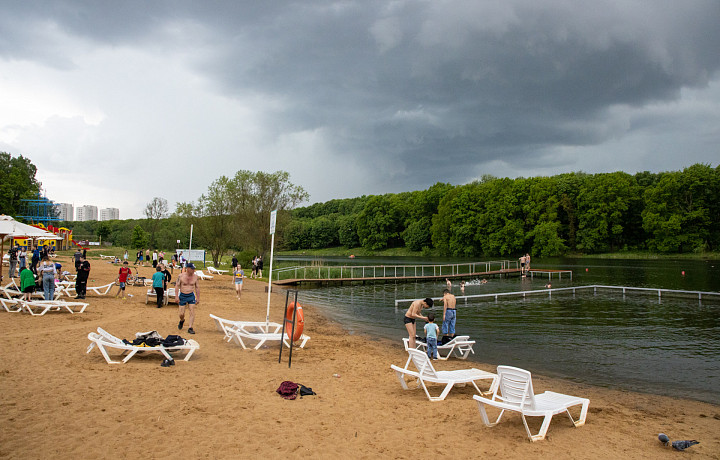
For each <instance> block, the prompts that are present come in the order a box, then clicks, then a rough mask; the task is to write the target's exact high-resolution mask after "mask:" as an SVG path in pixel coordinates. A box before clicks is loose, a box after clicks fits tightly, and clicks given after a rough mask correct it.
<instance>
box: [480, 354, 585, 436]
mask: <svg viewBox="0 0 720 460" xmlns="http://www.w3.org/2000/svg"><path fill="white" fill-rule="evenodd" d="M497 369H498V376H499V379H500V382H499V384H498V386H497V388H495V391H494V392H493V395H492V398H490V399H487V398H483V397H480V396H473V398H474V399H475V400H476V401H477V403H478V409H479V410H480V415H481V416H482V419H483V423H485V425H487V426H495V425H497V424H498V422H499V421H500V418H501V417H502V416H503V414H504V413H505V411H506V410H510V411H515V412H519V413H520V416H521V417H522V421H523V425H525V431H527V435H528V437H529V438H530V440H531V441H533V442H534V441H541V440H543V439H545V436H546V434H547V430H548V427H549V426H550V420H552V417H553V415H555V414H560V413H563V412H565V413H566V414H567V416H568V417H569V418H570V421H571V422H572V423H573V425H574V426H582V425H584V424H585V418H586V417H587V412H588V406H589V405H590V400H589V399H586V398H578V397H575V396H569V395H564V394H560V393H554V392H552V391H546V392H545V393H542V394H539V395H536V394H534V392H533V385H532V377H531V375H530V372H528V371H526V370H524V369H518V368H517V367H510V366H498V368H497ZM485 405H488V406H493V407H496V408H498V409H500V415H498V418H497V420H495V422H493V423H491V422H490V420H489V418H488V415H487V413H486V412H485ZM573 406H582V407H581V409H580V418H579V419H578V420H577V421H576V420H574V419H573V417H572V415H570V410H569V408H570V407H573ZM526 416H527V417H544V418H543V422H542V426H541V427H540V431H539V432H538V434H536V435H533V434H532V433H530V428H529V427H528V424H527V420H525V417H526Z"/></svg>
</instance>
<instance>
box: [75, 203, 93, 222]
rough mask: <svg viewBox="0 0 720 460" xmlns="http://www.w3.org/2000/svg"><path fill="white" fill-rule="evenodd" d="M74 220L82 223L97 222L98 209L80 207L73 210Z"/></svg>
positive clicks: (86, 206)
mask: <svg viewBox="0 0 720 460" xmlns="http://www.w3.org/2000/svg"><path fill="white" fill-rule="evenodd" d="M75 220H77V221H78V222H83V221H86V220H98V208H97V206H92V205H87V204H86V205H84V206H80V207H78V208H77V209H76V210H75Z"/></svg>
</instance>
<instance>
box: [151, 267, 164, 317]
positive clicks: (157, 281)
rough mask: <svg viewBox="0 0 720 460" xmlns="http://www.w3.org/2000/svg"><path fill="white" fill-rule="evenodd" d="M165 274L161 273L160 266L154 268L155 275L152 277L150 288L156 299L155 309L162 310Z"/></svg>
mask: <svg viewBox="0 0 720 460" xmlns="http://www.w3.org/2000/svg"><path fill="white" fill-rule="evenodd" d="M164 286H165V273H163V272H162V265H156V266H155V273H153V276H152V287H153V289H154V290H155V296H156V297H157V307H158V308H162V306H163V300H164V297H165V288H164Z"/></svg>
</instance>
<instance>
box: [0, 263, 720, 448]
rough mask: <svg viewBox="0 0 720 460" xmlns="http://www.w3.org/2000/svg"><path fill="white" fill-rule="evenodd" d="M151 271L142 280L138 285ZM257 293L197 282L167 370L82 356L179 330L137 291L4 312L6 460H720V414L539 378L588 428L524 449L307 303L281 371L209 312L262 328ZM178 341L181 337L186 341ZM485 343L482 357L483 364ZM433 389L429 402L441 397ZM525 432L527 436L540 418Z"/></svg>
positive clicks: (384, 343)
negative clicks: (297, 346) (105, 344)
mask: <svg viewBox="0 0 720 460" xmlns="http://www.w3.org/2000/svg"><path fill="white" fill-rule="evenodd" d="M61 262H62V263H63V265H65V264H66V263H67V260H61ZM90 262H91V264H92V267H93V268H92V270H93V271H91V275H90V278H91V280H94V281H91V282H90V283H89V285H90V286H97V285H102V284H107V283H108V282H109V281H110V278H112V279H114V277H115V274H116V273H117V266H114V265H110V264H106V263H104V262H103V261H101V260H99V259H94V258H92V259H91V260H90ZM150 270H151V269H150V268H148V267H146V268H145V269H142V268H141V269H140V271H141V274H143V275H144V274H145V272H147V273H149V272H150ZM176 275H177V271H176V272H175V274H174V275H173V279H175V278H176ZM265 286H266V284H265V283H261V282H257V281H254V280H246V285H245V287H244V292H243V296H242V299H241V300H240V301H239V302H238V301H237V300H236V299H235V296H234V292H233V290H232V285H231V277H230V276H228V275H223V276H219V277H215V279H214V280H212V281H202V282H201V303H200V305H198V315H197V319H196V325H195V329H196V330H197V332H198V333H197V335H195V336H192V338H193V339H195V340H197V341H198V342H199V343H200V349H199V350H198V351H197V352H196V353H195V355H193V357H192V358H191V359H190V361H188V362H184V361H181V360H178V362H177V365H176V366H173V367H171V368H161V367H160V366H159V364H160V361H161V358H160V355H159V354H156V353H149V354H144V355H136V357H133V358H132V359H131V360H130V361H129V362H128V363H127V364H116V365H109V364H107V363H106V362H105V360H104V359H103V358H102V357H101V355H100V353H98V352H97V351H93V352H91V353H90V354H85V350H86V348H87V345H88V343H89V342H88V340H87V334H88V332H91V331H93V330H94V329H95V328H97V327H98V326H100V327H103V328H104V329H106V330H108V331H109V332H111V333H113V334H115V335H117V336H118V337H125V338H129V337H130V336H131V335H132V334H134V332H136V331H145V330H151V329H157V330H158V331H159V332H160V333H161V334H162V335H168V334H176V333H177V328H176V325H177V307H176V306H174V305H173V304H170V305H169V306H168V307H164V308H162V309H157V308H155V306H154V305H145V304H144V295H141V293H142V292H143V290H142V288H130V289H132V291H130V293H132V294H134V297H133V298H131V299H128V300H127V301H124V302H123V301H122V300H119V299H112V298H106V297H97V296H88V299H87V301H88V302H89V303H90V307H89V308H88V310H87V311H86V313H83V314H82V315H69V314H62V313H55V314H51V313H49V314H47V315H45V316H42V317H30V316H29V315H25V314H23V315H21V314H13V313H4V312H3V313H2V314H0V327H2V330H3V331H5V333H4V334H3V337H2V338H1V339H0V340H1V341H2V343H3V354H2V355H1V356H0V379H1V381H2V384H3V385H4V386H5V389H6V390H5V391H4V392H3V394H2V396H1V397H0V404H1V405H2V408H3V411H2V415H0V420H2V423H3V427H4V429H3V430H2V431H0V433H1V434H0V457H2V458H29V457H30V458H40V457H44V458H47V457H52V458H71V457H81V458H107V457H111V456H113V457H117V456H122V457H129V456H134V455H145V456H147V454H148V453H151V456H152V457H153V458H170V457H176V456H177V455H178V454H180V455H184V456H189V457H192V458H202V457H210V458H236V457H237V456H239V455H243V454H245V455H247V454H250V455H253V456H261V455H263V456H269V457H277V456H280V455H282V456H286V457H291V458H299V457H308V456H310V457H325V456H347V457H350V458H366V457H376V456H377V455H383V456H388V457H395V458H417V457H418V456H421V457H424V456H429V455H433V456H436V455H453V456H465V457H477V456H479V455H482V454H487V455H497V454H498V453H500V452H502V455H503V457H505V458H511V459H516V458H517V459H520V458H528V457H549V456H553V457H558V458H608V457H618V456H622V457H623V458H648V457H651V456H652V457H657V458H663V457H664V456H667V457H668V458H670V456H671V455H675V454H676V453H675V452H674V451H673V450H672V449H668V448H664V447H663V446H662V445H661V444H660V443H659V441H658V440H657V433H659V432H665V433H667V434H668V435H669V436H670V437H671V438H672V439H673V440H676V439H697V440H699V441H700V442H701V444H699V445H697V446H693V447H692V448H691V449H690V450H689V451H688V453H692V455H694V456H695V458H720V441H718V440H717V433H718V432H720V406H717V405H713V404H710V403H703V402H698V401H693V400H687V399H683V398H682V395H678V397H667V396H659V395H652V394H645V393H636V392H631V391H626V390H614V389H609V388H604V387H596V386H592V385H589V384H581V383H576V382H573V381H570V380H566V379H557V378H552V377H546V376H542V375H533V384H534V387H535V391H536V392H537V393H540V392H543V391H545V390H551V391H557V392H560V393H567V394H571V395H577V396H582V397H588V398H590V411H589V414H588V419H587V424H586V425H585V426H583V427H579V428H574V427H571V426H569V423H568V421H567V418H565V417H563V416H562V415H558V416H555V417H553V420H552V423H551V425H550V430H549V432H548V438H547V439H546V440H545V441H541V442H536V443H530V442H529V441H528V440H527V437H526V434H525V430H524V428H523V425H522V421H521V419H520V418H519V417H518V416H516V415H514V414H512V415H509V416H506V417H503V420H502V421H501V423H500V424H499V425H497V426H495V427H493V428H488V427H485V426H484V425H483V424H482V421H481V418H480V414H479V412H478V410H477V406H476V404H475V403H474V401H473V400H472V399H471V395H472V394H473V393H474V389H473V388H472V387H469V388H468V387H460V388H458V387H456V388H454V389H453V390H452V391H451V392H450V394H449V395H448V397H447V399H446V400H445V401H443V402H435V403H434V402H430V401H428V400H427V397H426V396H425V394H424V392H423V391H422V390H411V391H403V390H402V389H401V387H400V385H399V383H398V381H397V380H396V378H395V376H394V374H393V373H392V371H391V370H390V364H396V365H402V364H403V363H404V362H405V360H406V356H407V355H406V353H405V352H404V351H403V350H402V348H401V346H400V345H399V344H397V343H396V341H392V340H389V339H383V338H375V337H373V336H369V335H366V334H365V333H364V332H361V331H356V332H355V333H354V334H349V333H348V332H347V331H346V330H345V328H344V327H343V326H342V324H341V323H339V322H338V321H336V320H333V319H332V318H329V317H328V316H327V315H326V314H324V313H323V312H322V308H319V307H315V306H312V305H307V306H305V309H306V313H305V317H306V333H307V334H308V335H310V336H311V337H312V338H311V340H310V341H309V342H308V344H307V347H306V349H304V350H294V351H293V363H292V368H288V366H287V354H286V353H283V362H282V363H278V362H277V361H278V360H277V356H278V347H277V346H271V347H269V348H265V349H260V350H257V351H250V350H242V349H241V348H240V347H238V346H237V345H235V344H231V343H225V342H224V341H223V340H222V334H221V333H220V332H217V331H216V330H215V327H214V324H213V323H212V320H211V319H210V318H209V316H208V314H210V313H213V314H216V315H218V316H221V317H224V318H228V319H244V320H262V319H264V318H265V308H266V304H267V294H266V293H265V292H264V288H265ZM283 304H284V296H281V295H274V296H273V300H272V306H271V320H273V321H278V320H279V319H280V318H281V317H282V311H281V310H282V307H283ZM186 331H187V329H185V330H183V331H181V332H180V335H182V336H183V337H186V338H188V337H190V336H188V335H187V332H186ZM479 345H480V344H476V346H475V347H476V348H475V351H476V353H482V350H481V348H479ZM113 356H115V354H113ZM436 363H437V368H438V369H439V370H449V369H462V368H468V367H476V368H479V369H482V370H486V371H491V372H494V371H495V369H494V366H489V365H487V364H481V363H477V362H474V361H473V362H468V361H462V360H457V359H450V360H448V361H438V362H436ZM333 374H339V375H340V377H339V378H335V377H333ZM283 380H292V381H294V382H299V383H302V384H304V385H306V386H309V387H312V388H313V390H315V391H316V392H317V396H311V397H305V398H302V399H297V400H295V401H286V400H283V399H282V398H280V397H279V396H278V395H277V394H275V389H276V388H277V387H278V386H279V384H280V382H282V381H283ZM411 388H412V385H411ZM481 388H484V387H482V386H481ZM430 391H431V393H433V394H437V393H439V391H440V388H439V387H431V388H430ZM530 424H531V429H536V427H537V426H539V420H535V419H532V421H531V422H530ZM409 429H410V431H408V430H409Z"/></svg>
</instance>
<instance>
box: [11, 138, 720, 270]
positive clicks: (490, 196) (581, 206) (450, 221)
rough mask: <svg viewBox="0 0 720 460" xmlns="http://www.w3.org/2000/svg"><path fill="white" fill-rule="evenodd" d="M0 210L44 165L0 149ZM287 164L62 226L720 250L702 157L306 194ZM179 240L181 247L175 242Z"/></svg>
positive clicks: (143, 235)
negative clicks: (272, 225) (362, 192)
mask: <svg viewBox="0 0 720 460" xmlns="http://www.w3.org/2000/svg"><path fill="white" fill-rule="evenodd" d="M0 166H2V167H0V213H5V214H9V215H16V214H17V212H18V210H19V207H20V199H22V198H26V197H32V196H36V195H37V193H38V190H39V188H40V184H39V182H38V181H37V180H36V178H35V174H36V167H35V166H34V165H33V164H32V163H31V162H30V161H29V160H28V159H27V158H24V157H22V156H20V157H16V158H13V157H12V156H11V155H10V154H7V153H4V152H0ZM307 198H308V194H307V193H306V192H305V191H304V190H303V188H302V187H300V186H297V185H294V184H292V183H291V182H290V176H289V174H288V173H287V172H284V171H277V172H275V173H265V172H253V171H238V172H237V173H236V174H235V175H234V176H231V177H226V176H221V177H220V178H218V179H217V180H215V181H214V182H213V183H212V184H210V186H209V187H208V191H207V192H206V193H204V194H203V195H201V196H200V197H199V198H198V200H197V202H190V203H178V205H177V208H176V210H175V212H173V213H170V212H169V209H168V205H167V200H165V199H164V198H159V197H156V198H154V199H152V200H151V201H150V202H149V203H148V205H147V207H146V209H145V216H146V218H145V219H135V220H132V219H131V220H116V221H105V222H97V221H91V222H65V223H63V224H62V225H65V226H67V227H69V228H71V229H73V233H74V237H75V239H76V240H80V239H102V240H103V241H106V242H109V243H112V244H114V245H116V246H122V247H125V248H151V249H152V248H158V249H164V250H172V249H174V248H176V247H178V246H180V247H187V245H188V243H189V237H190V232H189V229H190V225H194V229H195V234H194V239H193V247H198V248H204V249H207V250H208V251H210V254H211V257H212V259H213V260H215V261H217V260H218V259H219V258H220V257H221V256H222V255H224V254H226V253H227V251H229V250H232V251H235V252H239V251H245V252H246V253H247V254H246V255H248V257H251V255H252V254H256V253H263V252H265V251H267V250H269V235H268V231H267V229H268V226H269V215H270V211H271V210H274V209H278V210H279V211H278V221H277V235H276V236H277V238H276V246H277V247H278V248H285V249H291V250H302V249H321V248H329V247H338V246H342V247H346V248H355V247H363V248H365V249H367V250H370V251H376V250H382V249H386V248H397V247H407V248H409V249H411V250H413V251H423V252H431V251H432V252H433V253H440V254H445V255H454V256H464V257H476V256H490V257H493V256H512V255H517V254H520V253H525V252H528V253H530V254H532V255H537V256H554V255H561V254H567V253H585V254H593V253H602V252H615V251H637V250H640V251H651V252H659V253H685V252H700V253H702V252H706V251H718V250H720V166H716V167H715V168H713V167H711V166H709V165H704V164H696V165H693V166H690V167H688V168H685V169H684V170H682V171H670V172H661V173H650V172H647V171H646V172H641V173H637V174H635V175H631V174H627V173H624V172H613V173H602V174H585V173H582V172H579V173H569V174H560V175H557V176H552V177H531V178H517V179H508V178H504V179H500V178H496V177H492V176H484V177H483V178H482V179H481V180H478V181H475V182H472V183H469V184H465V185H457V186H454V185H450V184H443V183H437V184H435V185H433V186H431V187H430V188H428V189H427V190H420V191H414V192H403V193H390V194H386V195H370V196H362V197H357V198H348V199H337V200H330V201H327V202H324V203H316V204H313V205H311V206H306V207H301V208H298V207H296V206H297V205H298V204H300V203H301V202H303V201H304V200H307ZM177 240H180V243H179V244H178V243H177Z"/></svg>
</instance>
